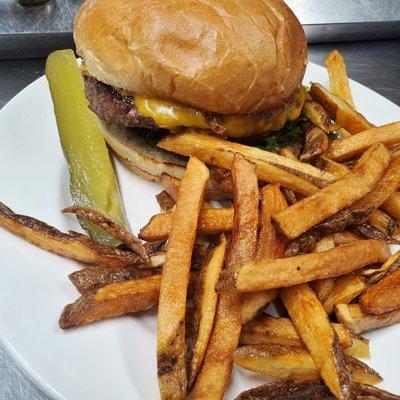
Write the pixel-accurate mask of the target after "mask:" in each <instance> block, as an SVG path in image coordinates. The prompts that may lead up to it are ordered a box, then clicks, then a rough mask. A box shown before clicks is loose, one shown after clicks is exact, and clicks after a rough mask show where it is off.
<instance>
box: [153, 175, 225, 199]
mask: <svg viewBox="0 0 400 400" xmlns="http://www.w3.org/2000/svg"><path fill="white" fill-rule="evenodd" d="M180 182H181V181H180V179H178V178H175V177H174V176H171V175H168V174H161V177H160V183H161V184H162V185H163V186H164V189H165V191H166V192H167V193H168V194H169V195H170V196H171V197H172V198H173V199H174V200H175V201H176V199H177V198H178V193H179V185H180ZM204 198H205V199H206V200H227V199H229V198H230V196H227V195H226V193H225V192H223V191H222V190H221V189H220V188H219V186H218V184H217V183H216V182H215V181H214V179H212V178H211V177H210V178H209V179H208V181H207V186H206V191H205V193H204Z"/></svg>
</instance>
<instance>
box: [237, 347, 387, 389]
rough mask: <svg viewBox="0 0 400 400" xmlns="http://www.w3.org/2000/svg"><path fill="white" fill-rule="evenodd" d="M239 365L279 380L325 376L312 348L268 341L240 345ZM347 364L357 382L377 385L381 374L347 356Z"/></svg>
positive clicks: (238, 353) (380, 379) (238, 351)
mask: <svg viewBox="0 0 400 400" xmlns="http://www.w3.org/2000/svg"><path fill="white" fill-rule="evenodd" d="M233 359H234V362H235V364H237V365H239V366H241V367H242V368H244V369H247V370H249V371H252V372H256V373H259V374H262V375H265V376H267V377H271V378H276V379H299V380H301V379H319V378H320V377H321V375H320V373H319V370H318V368H317V366H316V365H315V362H314V361H313V358H312V357H311V355H310V353H309V351H308V350H307V349H304V348H298V347H290V346H282V345H276V344H264V345H253V346H244V347H240V348H239V349H237V350H236V351H235V355H234V358H233ZM344 360H345V364H346V367H347V369H348V370H349V372H350V373H351V375H352V378H353V380H354V381H355V382H361V383H366V384H370V385H376V384H377V383H379V382H381V381H382V378H381V376H380V375H379V374H378V373H377V372H376V371H374V370H373V369H372V368H370V367H368V365H366V364H364V363H363V362H362V361H359V360H357V359H355V358H353V357H350V356H345V357H344Z"/></svg>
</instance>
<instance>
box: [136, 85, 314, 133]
mask: <svg viewBox="0 0 400 400" xmlns="http://www.w3.org/2000/svg"><path fill="white" fill-rule="evenodd" d="M305 96H306V92H305V90H304V89H303V87H299V89H298V90H297V92H296V94H295V95H294V96H293V98H292V99H291V100H290V101H289V102H287V103H286V104H285V105H283V106H282V107H279V108H278V109H276V110H273V111H271V112H264V113H259V114H249V115H226V116H225V115H222V116H221V123H222V125H223V126H224V127H225V129H226V131H227V133H228V136H230V137H237V138H240V137H246V136H250V135H252V134H254V133H262V132H268V131H278V130H279V129H282V127H283V125H284V124H285V122H286V121H293V120H294V119H296V118H298V117H299V115H300V113H301V110H302V108H303V104H304V101H305ZM134 102H135V106H136V108H137V110H138V111H139V113H140V114H142V115H143V116H144V117H150V118H152V119H153V120H154V122H155V123H156V124H157V125H158V126H159V127H160V128H166V129H176V128H179V127H194V128H201V129H210V125H209V123H208V122H207V120H206V118H205V117H204V115H203V113H202V112H201V111H198V110H196V109H194V108H190V107H186V106H184V105H181V104H178V103H174V102H171V101H168V100H157V99H151V98H147V97H144V96H140V95H135V97H134Z"/></svg>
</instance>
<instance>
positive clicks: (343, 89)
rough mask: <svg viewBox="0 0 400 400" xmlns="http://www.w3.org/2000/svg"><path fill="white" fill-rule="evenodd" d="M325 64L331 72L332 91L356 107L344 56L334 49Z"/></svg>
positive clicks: (329, 72)
mask: <svg viewBox="0 0 400 400" xmlns="http://www.w3.org/2000/svg"><path fill="white" fill-rule="evenodd" d="M325 65H326V68H327V70H328V74H329V83H330V89H331V92H332V93H333V94H335V95H336V96H339V97H340V98H341V99H342V100H344V101H345V102H346V103H347V104H349V105H350V106H351V107H353V108H355V107H354V101H353V97H352V96H351V91H350V85H349V77H348V76H347V71H346V65H345V63H344V59H343V56H342V55H341V54H340V53H339V52H338V51H337V50H332V51H331V52H330V53H329V54H328V56H327V57H326V58H325Z"/></svg>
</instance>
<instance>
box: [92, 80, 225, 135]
mask: <svg viewBox="0 0 400 400" xmlns="http://www.w3.org/2000/svg"><path fill="white" fill-rule="evenodd" d="M84 82H85V94H86V97H87V99H88V100H89V107H90V109H91V110H92V111H93V112H94V113H95V114H97V116H98V117H99V118H100V119H102V120H104V121H106V122H108V123H116V124H117V125H122V126H125V127H126V128H146V129H153V130H154V129H159V128H158V126H157V124H156V123H155V122H154V120H153V118H150V117H144V116H143V115H142V114H140V113H139V111H138V110H137V108H136V106H135V102H134V101H133V97H132V96H128V95H123V94H121V93H120V92H118V91H117V90H115V89H114V88H113V87H112V86H110V85H107V84H105V83H103V82H100V81H98V80H97V79H95V78H93V77H91V76H88V75H85V76H84ZM203 115H204V118H205V119H206V120H207V122H208V123H209V125H210V129H211V130H212V131H214V132H216V133H217V134H220V135H225V134H226V130H225V128H224V126H223V125H222V122H221V118H220V116H218V115H214V114H212V113H208V112H203Z"/></svg>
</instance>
